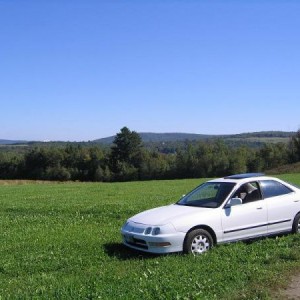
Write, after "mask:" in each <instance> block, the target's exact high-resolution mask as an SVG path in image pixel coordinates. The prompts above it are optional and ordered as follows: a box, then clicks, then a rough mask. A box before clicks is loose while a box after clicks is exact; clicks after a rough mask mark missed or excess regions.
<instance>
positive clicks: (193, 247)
mask: <svg viewBox="0 0 300 300" xmlns="http://www.w3.org/2000/svg"><path fill="white" fill-rule="evenodd" d="M212 246H213V239H212V237H211V235H210V233H209V232H208V231H206V230H204V229H195V230H193V231H191V232H190V233H188V235H187V237H186V239H185V241H184V244H183V252H184V253H192V254H194V255H199V254H202V253H204V252H206V251H208V250H209V249H210V248H211V247H212Z"/></svg>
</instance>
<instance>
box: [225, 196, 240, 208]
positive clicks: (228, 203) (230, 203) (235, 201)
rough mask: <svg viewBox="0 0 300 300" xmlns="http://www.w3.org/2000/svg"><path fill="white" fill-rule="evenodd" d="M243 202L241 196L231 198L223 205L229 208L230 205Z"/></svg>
mask: <svg viewBox="0 0 300 300" xmlns="http://www.w3.org/2000/svg"><path fill="white" fill-rule="evenodd" d="M242 203H243V200H242V199H241V198H231V199H230V200H229V201H228V202H227V203H226V205H225V208H229V207H231V206H235V205H240V204H242Z"/></svg>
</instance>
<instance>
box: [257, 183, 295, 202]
mask: <svg viewBox="0 0 300 300" xmlns="http://www.w3.org/2000/svg"><path fill="white" fill-rule="evenodd" d="M260 185H261V189H262V192H263V195H264V198H270V197H276V196H281V195H285V194H289V193H292V192H293V191H292V190H291V189H290V188H288V187H287V186H285V185H284V184H282V183H280V182H278V181H275V180H263V181H261V182H260Z"/></svg>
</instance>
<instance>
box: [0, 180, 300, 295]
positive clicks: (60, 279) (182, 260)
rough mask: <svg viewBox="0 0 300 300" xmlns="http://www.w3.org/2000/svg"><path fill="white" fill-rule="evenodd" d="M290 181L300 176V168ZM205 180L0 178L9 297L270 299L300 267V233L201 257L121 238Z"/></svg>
mask: <svg viewBox="0 0 300 300" xmlns="http://www.w3.org/2000/svg"><path fill="white" fill-rule="evenodd" d="M282 178H283V179H286V180H288V181H291V182H293V183H296V184H299V183H300V174H292V175H284V176H282ZM201 181H203V180H174V181H149V182H132V183H65V184H43V185H41V184H33V183H27V184H26V185H16V184H13V185H2V186H0V230H1V231H0V233H1V235H0V299H32V298H34V299H51V298H56V299H67V298H80V299H97V298H100V299H141V298H143V299H267V298H270V297H272V296H271V295H274V290H275V291H276V289H278V288H279V287H282V286H283V285H284V284H285V283H286V280H287V274H290V273H291V272H292V271H293V270H296V269H297V267H299V266H300V235H286V236H283V237H279V238H269V239H261V240H258V241H255V242H251V243H235V244H228V245H220V246H218V247H215V248H214V249H213V250H212V251H210V252H209V253H207V254H205V255H202V256H200V257H193V256H188V255H180V254H172V255H164V256H155V255H147V254H142V253H139V252H134V251H131V250H128V249H126V248H125V247H124V246H122V244H121V238H120V227H121V226H122V224H123V222H124V221H125V220H126V219H127V218H128V217H130V216H132V215H133V214H135V213H137V212H139V211H142V210H145V209H148V208H151V207H155V206H159V205H164V204H169V203H172V202H174V201H176V200H177V199H178V198H179V197H180V196H181V195H182V194H185V193H186V192H188V191H189V190H191V189H192V188H193V187H195V186H196V185H198V184H199V183H200V182H201Z"/></svg>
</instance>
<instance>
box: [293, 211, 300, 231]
mask: <svg viewBox="0 0 300 300" xmlns="http://www.w3.org/2000/svg"><path fill="white" fill-rule="evenodd" d="M292 232H293V233H300V213H299V214H298V215H296V217H295V219H294V222H293V229H292Z"/></svg>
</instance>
